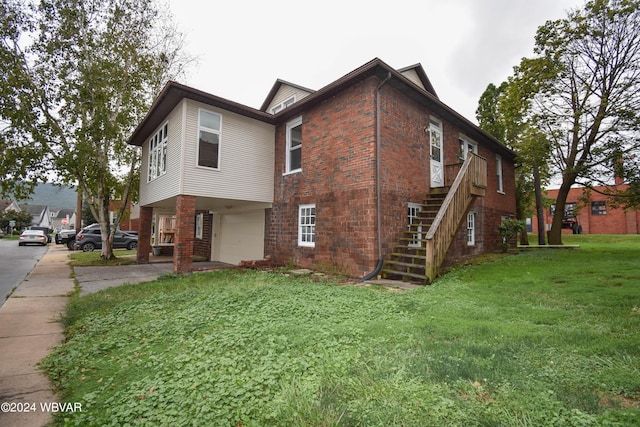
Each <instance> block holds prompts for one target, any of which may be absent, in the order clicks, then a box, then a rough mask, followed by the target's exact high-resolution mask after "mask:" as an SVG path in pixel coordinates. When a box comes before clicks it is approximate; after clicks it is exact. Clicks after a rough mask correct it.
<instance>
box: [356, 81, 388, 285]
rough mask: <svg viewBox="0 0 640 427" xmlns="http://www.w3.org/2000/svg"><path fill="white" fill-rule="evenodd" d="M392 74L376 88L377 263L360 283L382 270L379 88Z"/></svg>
mask: <svg viewBox="0 0 640 427" xmlns="http://www.w3.org/2000/svg"><path fill="white" fill-rule="evenodd" d="M392 76H393V75H392V73H391V71H389V72H388V74H387V77H386V78H385V79H384V80H383V81H382V83H380V84H379V85H378V87H377V88H376V211H377V214H376V226H377V237H378V265H376V268H375V269H374V270H373V271H372V272H371V273H369V274H367V275H366V276H364V277H363V278H361V279H359V280H358V283H362V282H364V281H367V280H371V279H373V278H374V277H376V276H377V275H378V273H380V270H382V264H383V263H384V260H383V259H382V183H381V179H380V169H381V167H380V163H381V160H380V151H381V148H382V141H381V138H380V133H381V132H380V128H381V126H380V89H382V86H384V85H385V84H386V83H387V82H388V81H389V80H391V77H392Z"/></svg>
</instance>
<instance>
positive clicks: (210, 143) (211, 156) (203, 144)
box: [198, 110, 222, 169]
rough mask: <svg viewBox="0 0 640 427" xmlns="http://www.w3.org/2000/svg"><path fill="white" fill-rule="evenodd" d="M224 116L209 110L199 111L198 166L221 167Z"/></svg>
mask: <svg viewBox="0 0 640 427" xmlns="http://www.w3.org/2000/svg"><path fill="white" fill-rule="evenodd" d="M221 131H222V116H221V115H220V114H217V113H212V112H211V111H207V110H200V111H199V113H198V166H204V167H207V168H212V169H220V135H221V133H222V132H221Z"/></svg>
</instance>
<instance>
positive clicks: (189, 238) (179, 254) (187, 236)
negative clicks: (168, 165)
mask: <svg viewBox="0 0 640 427" xmlns="http://www.w3.org/2000/svg"><path fill="white" fill-rule="evenodd" d="M195 221H196V196H185V195H180V196H178V200H177V201H176V222H177V224H176V239H175V243H174V247H173V271H174V273H190V272H191V267H192V265H193V239H194V230H195Z"/></svg>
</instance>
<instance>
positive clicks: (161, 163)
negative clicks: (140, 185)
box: [147, 123, 169, 182]
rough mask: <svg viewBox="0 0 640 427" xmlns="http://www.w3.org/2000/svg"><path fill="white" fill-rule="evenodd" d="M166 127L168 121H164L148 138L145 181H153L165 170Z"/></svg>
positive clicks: (167, 138) (167, 126) (167, 127)
mask: <svg viewBox="0 0 640 427" xmlns="http://www.w3.org/2000/svg"><path fill="white" fill-rule="evenodd" d="M168 129H169V123H165V124H164V125H163V126H162V127H161V128H160V130H158V132H156V133H155V134H154V135H153V136H152V137H151V138H150V139H149V161H148V169H147V171H148V172H147V182H150V181H153V180H154V179H156V178H157V177H159V176H162V175H164V174H165V173H166V172H167V141H168V140H169V137H168V132H167V131H168Z"/></svg>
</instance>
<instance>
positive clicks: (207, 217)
mask: <svg viewBox="0 0 640 427" xmlns="http://www.w3.org/2000/svg"><path fill="white" fill-rule="evenodd" d="M199 214H202V239H194V240H193V254H194V255H196V256H200V257H204V258H205V259H207V260H210V259H211V227H212V215H211V214H210V213H209V211H196V216H197V215H199ZM194 230H195V224H194ZM194 236H195V233H194Z"/></svg>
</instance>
